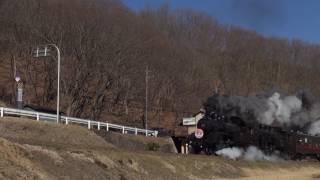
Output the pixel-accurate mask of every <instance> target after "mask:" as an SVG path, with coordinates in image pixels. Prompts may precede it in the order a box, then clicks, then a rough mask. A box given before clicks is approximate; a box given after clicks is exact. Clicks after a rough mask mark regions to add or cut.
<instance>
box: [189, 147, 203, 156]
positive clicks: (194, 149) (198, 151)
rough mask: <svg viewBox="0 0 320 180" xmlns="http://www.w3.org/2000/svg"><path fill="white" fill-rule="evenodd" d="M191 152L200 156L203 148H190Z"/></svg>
mask: <svg viewBox="0 0 320 180" xmlns="http://www.w3.org/2000/svg"><path fill="white" fill-rule="evenodd" d="M189 152H190V153H191V154H200V153H201V148H200V147H199V146H192V145H190V146H189Z"/></svg>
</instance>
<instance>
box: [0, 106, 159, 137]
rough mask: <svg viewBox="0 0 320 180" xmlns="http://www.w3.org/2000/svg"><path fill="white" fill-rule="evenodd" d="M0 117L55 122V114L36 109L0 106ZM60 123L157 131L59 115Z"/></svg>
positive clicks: (128, 131)
mask: <svg viewBox="0 0 320 180" xmlns="http://www.w3.org/2000/svg"><path fill="white" fill-rule="evenodd" d="M0 113H1V117H4V116H26V117H32V118H35V119H36V120H37V121H48V122H57V121H56V120H57V116H56V115H54V114H48V113H42V112H37V111H27V110H21V109H13V108H5V107H0ZM60 123H64V124H71V123H72V124H79V125H86V126H87V127H88V129H98V130H106V131H110V130H113V131H120V132H121V133H122V134H135V135H145V136H154V137H157V135H158V131H153V130H147V129H140V128H134V127H128V126H121V125H117V124H111V123H106V122H99V121H92V120H87V119H79V118H74V117H67V116H60Z"/></svg>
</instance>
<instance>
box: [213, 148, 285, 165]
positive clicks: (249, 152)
mask: <svg viewBox="0 0 320 180" xmlns="http://www.w3.org/2000/svg"><path fill="white" fill-rule="evenodd" d="M216 154H217V155H219V156H223V157H227V158H229V159H232V160H236V159H239V158H243V159H245V160H248V161H263V160H265V161H272V162H276V161H282V159H281V158H280V157H279V156H278V155H277V154H276V153H274V154H272V155H266V154H264V153H263V152H262V151H261V150H260V149H258V148H257V147H255V146H249V147H248V148H247V149H246V150H243V149H242V148H237V147H232V148H224V149H221V150H219V151H217V152H216Z"/></svg>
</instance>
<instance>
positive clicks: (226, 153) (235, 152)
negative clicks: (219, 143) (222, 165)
mask: <svg viewBox="0 0 320 180" xmlns="http://www.w3.org/2000/svg"><path fill="white" fill-rule="evenodd" d="M216 154H217V155H219V156H223V157H227V158H229V159H232V160H236V159H238V158H240V157H241V156H242V155H243V149H240V148H236V147H232V148H224V149H221V150H219V151H217V152H216Z"/></svg>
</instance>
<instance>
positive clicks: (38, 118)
mask: <svg viewBox="0 0 320 180" xmlns="http://www.w3.org/2000/svg"><path fill="white" fill-rule="evenodd" d="M39 120H40V117H39V113H37V121H39Z"/></svg>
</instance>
